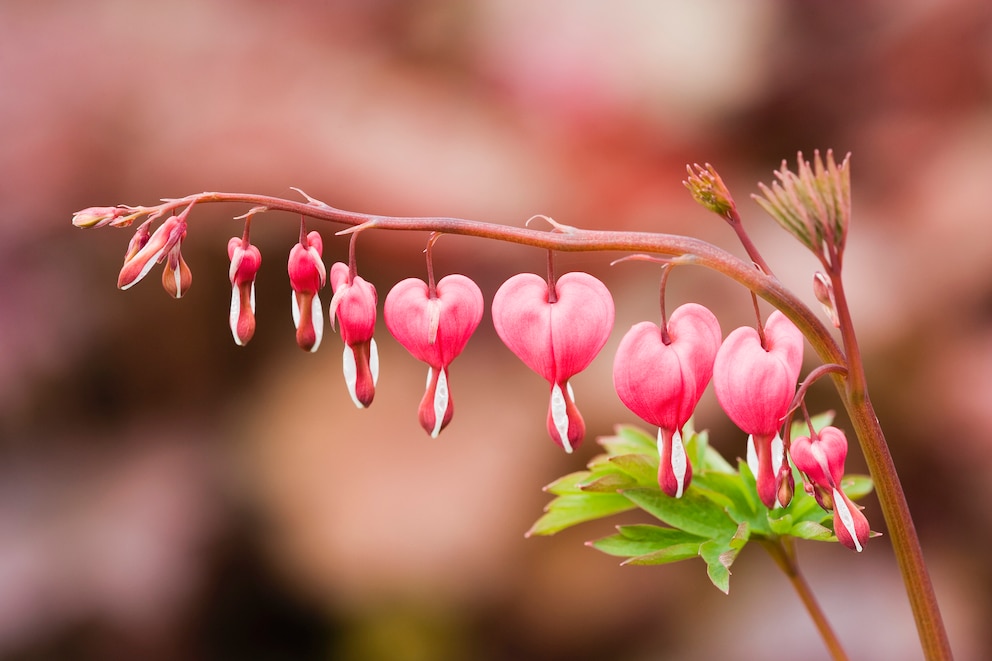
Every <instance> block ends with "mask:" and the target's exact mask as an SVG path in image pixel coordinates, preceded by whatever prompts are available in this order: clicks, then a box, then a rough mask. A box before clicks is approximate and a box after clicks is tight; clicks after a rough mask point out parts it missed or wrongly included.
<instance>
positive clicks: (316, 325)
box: [310, 294, 324, 353]
mask: <svg viewBox="0 0 992 661" xmlns="http://www.w3.org/2000/svg"><path fill="white" fill-rule="evenodd" d="M310 310H311V311H310V315H311V316H310V321H311V323H312V324H313V334H314V337H316V338H317V339H316V340H315V341H314V343H313V347H311V348H310V353H313V352H314V351H316V350H317V347H319V346H320V338H322V337H323V336H324V311H323V309H321V307H320V298H319V297H318V296H317V295H316V294H314V295H313V305H312V306H311V308H310Z"/></svg>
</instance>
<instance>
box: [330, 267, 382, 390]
mask: <svg viewBox="0 0 992 661" xmlns="http://www.w3.org/2000/svg"><path fill="white" fill-rule="evenodd" d="M331 288H332V289H333V290H334V296H333V297H332V298H331V306H330V317H331V328H333V327H334V322H335V319H336V320H337V321H339V322H340V323H341V339H342V340H344V380H345V383H346V384H347V386H348V394H350V395H351V400H352V401H353V402H355V406H357V407H358V408H364V407H366V406H368V405H369V404H371V403H372V398H373V397H374V396H375V386H376V383H377V382H378V380H379V350H378V348H377V347H376V345H375V339H373V338H372V333H373V332H374V331H375V306H376V302H377V301H378V297H377V295H376V291H375V287H373V286H372V284H371V283H369V282H367V281H366V280H364V279H363V278H362V277H361V276H359V275H355V276H354V277H352V274H351V270H350V268H349V267H348V265H347V264H344V263H342V262H337V263H335V264H334V265H333V266H331Z"/></svg>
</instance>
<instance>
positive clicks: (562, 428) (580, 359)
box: [492, 272, 614, 452]
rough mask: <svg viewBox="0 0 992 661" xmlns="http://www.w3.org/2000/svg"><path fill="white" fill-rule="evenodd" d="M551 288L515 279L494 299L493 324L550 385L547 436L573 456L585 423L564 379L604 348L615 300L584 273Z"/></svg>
mask: <svg viewBox="0 0 992 661" xmlns="http://www.w3.org/2000/svg"><path fill="white" fill-rule="evenodd" d="M554 287H555V290H554V293H553V296H552V292H551V291H550V289H549V286H548V282H547V281H546V280H545V279H544V278H542V277H540V276H538V275H535V274H533V273H521V274H518V275H515V276H513V277H512V278H510V279H509V280H507V281H506V282H504V283H503V284H502V286H500V288H499V290H498V291H497V292H496V296H495V297H494V298H493V308H492V309H493V324H494V325H495V327H496V333H497V334H498V335H499V337H500V339H501V340H503V343H504V344H505V345H506V346H507V347H508V348H509V349H510V351H512V352H513V353H514V354H516V355H517V357H518V358H520V360H522V361H523V362H524V364H525V365H527V367H529V368H531V369H532V370H534V371H535V372H537V373H538V374H540V375H541V376H543V377H544V378H545V379H546V380H547V381H548V383H549V384H550V385H551V401H550V403H549V405H548V434H549V435H550V436H551V439H552V440H553V441H554V442H555V443H557V444H558V445H560V446H562V447H563V448H564V449H565V451H566V452H572V450H573V448H575V447H576V446H577V445H578V444H579V443H580V442H581V441H582V437H583V436H584V435H585V422H584V421H583V420H582V415H581V414H580V413H579V410H578V408H576V406H575V399H574V396H573V394H572V389H571V386H570V385H569V383H568V380H569V379H571V378H572V377H573V376H575V375H576V374H578V373H579V372H581V371H582V370H584V369H585V368H586V367H588V366H589V363H591V362H592V360H593V358H595V357H596V355H597V354H598V353H599V352H600V350H601V349H602V348H603V345H604V344H606V340H607V339H608V338H609V336H610V331H611V330H612V329H613V316H614V308H613V297H612V296H610V292H609V290H608V289H607V288H606V285H604V284H603V283H602V282H600V281H599V280H597V279H596V278H594V277H592V276H591V275H589V274H588V273H581V272H574V273H566V274H565V275H563V276H562V277H560V278H559V279H558V281H557V282H556V283H555V286H554ZM552 301H553V302H552Z"/></svg>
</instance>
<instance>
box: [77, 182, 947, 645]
mask: <svg viewBox="0 0 992 661" xmlns="http://www.w3.org/2000/svg"><path fill="white" fill-rule="evenodd" d="M307 200H308V201H307V202H299V201H294V200H287V199H283V198H278V197H271V196H267V195H257V194H246V193H219V192H205V193H197V194H194V195H189V196H186V197H183V198H177V199H170V200H165V201H164V202H163V203H162V204H161V205H156V206H152V207H120V209H123V210H124V211H122V212H119V213H118V212H114V215H113V216H114V217H113V219H111V220H109V221H108V222H107V223H106V224H110V225H115V226H126V225H129V224H131V223H132V222H134V221H135V220H137V219H140V218H142V217H144V216H148V217H151V218H157V217H160V216H162V215H163V214H166V213H168V212H170V211H171V210H173V209H177V208H179V207H184V206H188V205H192V204H194V203H201V204H206V203H216V202H224V203H239V204H251V205H255V206H263V207H266V208H267V209H268V210H270V211H286V212H291V213H299V214H304V215H306V216H309V217H311V218H314V219H316V220H324V221H329V222H335V223H342V224H344V225H350V226H351V227H349V228H347V229H345V230H343V231H341V232H339V234H350V233H353V232H356V231H364V230H367V229H382V230H399V231H421V232H436V233H442V234H459V235H463V236H474V237H478V238H484V239H490V240H496V241H504V242H508V243H515V244H519V245H525V246H531V247H534V248H541V249H545V250H557V251H563V252H611V251H616V252H626V253H649V254H653V255H663V256H668V257H677V258H679V263H685V264H696V265H698V266H703V267H706V268H709V269H711V270H713V271H716V272H718V273H722V274H723V275H725V276H727V277H728V278H730V279H732V280H734V281H736V282H737V283H739V284H741V285H743V286H744V287H746V288H748V289H750V290H751V291H752V292H754V293H755V294H756V295H757V296H760V297H761V298H762V299H764V300H765V301H767V302H768V303H769V304H771V305H772V306H773V307H775V308H776V309H778V310H781V311H782V313H783V314H784V315H785V316H786V317H788V318H789V319H790V320H791V321H792V322H793V323H794V324H795V325H796V326H797V327H798V328H799V330H800V331H802V333H803V335H805V337H806V339H807V340H808V341H809V343H810V345H811V346H812V348H813V349H814V350H815V351H816V353H817V354H818V355H819V357H820V360H821V361H822V362H823V363H832V364H836V365H840V366H843V367H845V368H846V369H847V374H846V375H843V374H841V373H839V372H833V373H831V377H832V378H833V381H834V385H835V387H836V388H837V390H838V392H839V393H840V395H841V398H842V399H843V401H844V406H845V408H846V410H847V413H848V416H849V417H850V419H851V423H852V425H853V427H854V430H855V432H856V434H857V436H858V440H859V442H860V444H861V449H862V453H863V454H864V457H865V460H866V463H867V465H868V468H869V471H870V472H871V476H872V478H873V480H874V483H875V490H876V493H877V495H878V499H879V503H880V505H881V507H882V511H883V514H884V516H885V521H886V525H887V527H888V531H889V538H890V539H891V540H892V546H893V549H894V551H895V555H896V558H897V561H898V564H899V568H900V570H901V572H902V576H903V581H904V583H905V585H906V590H907V592H908V594H909V601H910V605H911V607H912V610H913V614H914V617H915V619H916V625H917V630H918V632H919V634H920V639H921V642H922V647H923V651H924V654H925V656H926V658H927V659H928V660H929V661H936V660H945V659H951V658H953V657H952V654H951V651H950V643H949V641H948V639H947V634H946V631H945V630H944V626H943V620H942V618H941V615H940V610H939V608H938V606H937V600H936V596H935V593H934V590H933V585H932V583H931V580H930V576H929V571H928V570H927V567H926V564H925V562H924V560H923V552H922V549H921V547H920V543H919V537H918V535H917V533H916V529H915V526H914V524H913V520H912V517H911V515H910V513H909V508H908V505H907V503H906V497H905V493H904V492H903V489H902V485H901V483H900V481H899V477H898V474H897V473H896V469H895V465H894V463H893V461H892V456H891V454H890V453H889V449H888V446H887V444H886V441H885V436H884V435H883V433H882V429H881V426H880V424H879V422H878V418H877V417H876V415H875V411H874V408H873V407H872V404H871V401H870V399H869V397H868V391H867V387H866V382H865V375H864V365H863V362H862V356H861V352H860V349H859V347H858V342H857V339H856V336H855V333H854V325H853V322H852V319H851V314H850V309H849V307H848V303H847V299H846V296H845V293H844V288H843V284H842V282H841V277H840V267H841V260H840V252H839V250H837V248H836V246H835V245H832V244H828V245H827V246H826V249H827V250H828V253H829V254H827V255H824V259H822V260H821V262H822V263H823V264H824V267H825V268H826V270H827V273H828V275H829V278H830V281H831V284H832V286H833V289H834V296H835V299H836V312H837V316H838V320H839V322H840V323H839V328H840V334H841V339H842V342H843V348H841V345H839V344H838V343H837V342H836V340H835V339H834V337H833V335H832V334H831V332H830V330H829V329H828V327H827V326H826V325H825V324H824V323H823V322H822V321H821V320H820V318H819V316H817V315H816V314H815V313H813V311H812V310H810V309H809V307H807V306H806V304H805V303H803V302H802V301H801V300H800V299H799V298H798V297H797V296H796V295H795V294H793V293H792V292H791V291H790V290H789V289H788V288H786V287H785V286H784V285H783V284H782V283H781V282H780V281H779V280H778V279H777V278H775V277H774V276H772V275H770V274H769V273H768V272H766V271H765V270H764V268H755V267H754V264H753V263H750V262H748V261H744V260H742V259H740V258H738V257H736V256H734V255H733V254H731V253H730V252H727V251H726V250H723V249H721V248H718V247H716V246H714V245H713V244H711V243H709V242H707V241H703V240H700V239H696V238H692V237H686V236H677V235H672V234H660V233H651V232H628V231H604V230H583V229H577V228H574V227H569V226H564V225H562V226H558V227H556V228H555V231H552V232H540V231H537V230H532V229H528V228H521V227H511V226H506V225H498V224H495V223H486V222H480V221H474V220H464V219H460V218H446V217H390V216H378V215H371V214H362V213H355V212H351V211H344V210H341V209H336V208H334V207H331V206H329V205H327V204H324V203H323V202H320V201H318V200H315V199H314V198H310V197H307ZM125 212H126V215H124V213H125ZM77 224H78V225H79V226H82V227H87V226H97V225H95V224H94V223H92V222H83V220H79V222H78V223H77ZM731 224H732V225H733V223H731ZM748 252H749V253H750V251H748ZM752 260H753V257H752ZM759 266H760V264H759Z"/></svg>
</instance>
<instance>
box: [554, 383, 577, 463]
mask: <svg viewBox="0 0 992 661" xmlns="http://www.w3.org/2000/svg"><path fill="white" fill-rule="evenodd" d="M569 391H571V388H569ZM551 421H552V422H553V423H554V425H555V429H556V430H557V431H558V437H559V438H560V439H561V445H562V447H563V448H565V452H567V453H568V454H572V444H571V442H570V441H569V440H568V409H567V406H566V404H565V396H564V395H563V394H562V392H561V386H559V385H558V384H557V383H556V384H555V385H554V387H553V388H551Z"/></svg>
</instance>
